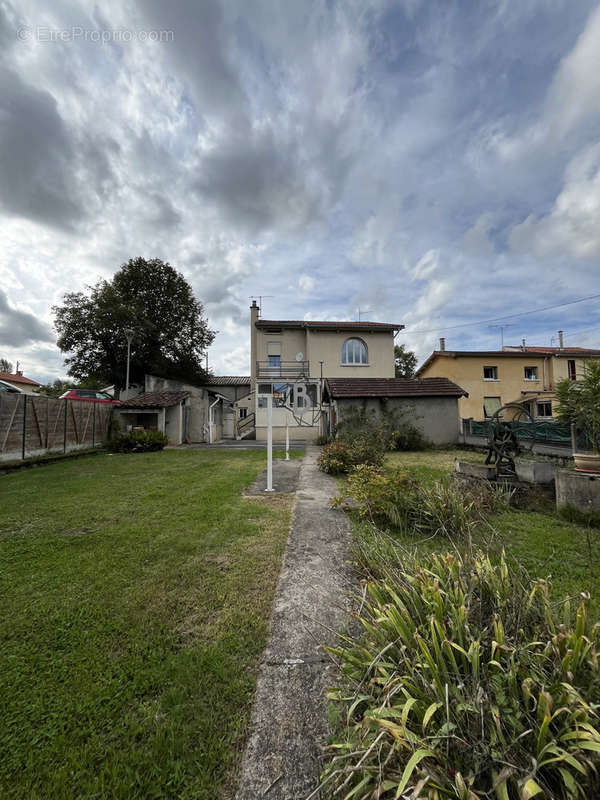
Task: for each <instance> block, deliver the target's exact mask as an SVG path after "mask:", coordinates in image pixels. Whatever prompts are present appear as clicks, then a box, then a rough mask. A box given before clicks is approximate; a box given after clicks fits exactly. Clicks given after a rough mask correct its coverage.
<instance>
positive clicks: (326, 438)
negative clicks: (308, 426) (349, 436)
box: [313, 433, 330, 447]
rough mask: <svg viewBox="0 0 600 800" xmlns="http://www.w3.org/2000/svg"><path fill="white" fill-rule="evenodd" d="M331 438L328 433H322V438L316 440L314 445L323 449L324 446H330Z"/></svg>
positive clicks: (318, 437)
mask: <svg viewBox="0 0 600 800" xmlns="http://www.w3.org/2000/svg"><path fill="white" fill-rule="evenodd" d="M329 441H330V439H329V436H327V434H326V433H322V434H321V435H320V436H317V438H316V439H315V440H314V442H313V444H316V445H317V446H318V447H322V446H323V445H324V444H329Z"/></svg>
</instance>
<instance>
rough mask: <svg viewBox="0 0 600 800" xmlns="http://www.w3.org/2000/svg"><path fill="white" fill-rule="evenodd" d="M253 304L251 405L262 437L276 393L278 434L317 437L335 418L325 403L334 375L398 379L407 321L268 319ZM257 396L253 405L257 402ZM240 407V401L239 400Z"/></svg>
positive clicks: (275, 431)
mask: <svg viewBox="0 0 600 800" xmlns="http://www.w3.org/2000/svg"><path fill="white" fill-rule="evenodd" d="M259 312H260V309H259V307H258V305H257V304H256V301H253V303H252V305H251V306H250V353H251V354H250V359H251V376H250V390H251V392H252V397H251V400H250V405H249V408H251V409H252V411H250V413H254V414H255V423H256V438H257V439H259V440H264V439H266V437H267V411H266V398H265V397H263V395H267V394H272V395H273V403H274V408H273V439H274V440H275V441H281V440H282V439H284V438H285V435H286V434H285V431H286V425H287V426H288V428H289V432H290V437H291V438H293V439H308V440H310V439H314V438H315V437H316V436H318V435H319V434H320V433H321V432H322V431H324V430H326V429H327V427H328V425H329V422H328V420H327V418H326V412H323V410H322V406H321V397H322V393H323V386H324V381H325V380H327V379H329V378H336V377H339V378H367V377H373V378H393V377H394V367H395V365H394V336H395V334H396V333H397V332H398V331H399V330H401V329H402V328H403V327H404V326H403V325H398V324H395V323H383V322H338V321H327V322H317V321H313V320H266V319H262V318H260V316H259ZM252 401H253V407H252ZM238 407H239V404H238Z"/></svg>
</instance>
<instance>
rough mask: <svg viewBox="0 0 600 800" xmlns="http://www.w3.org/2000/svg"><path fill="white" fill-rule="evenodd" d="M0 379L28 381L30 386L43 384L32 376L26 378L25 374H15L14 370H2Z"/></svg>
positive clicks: (10, 381) (13, 381) (17, 381)
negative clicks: (32, 378) (33, 379)
mask: <svg viewBox="0 0 600 800" xmlns="http://www.w3.org/2000/svg"><path fill="white" fill-rule="evenodd" d="M0 381H8V382H9V383H26V384H27V385H28V386H41V385H42V384H41V383H38V382H37V381H32V380H31V378H26V377H25V376H24V375H18V374H13V373H12V372H0Z"/></svg>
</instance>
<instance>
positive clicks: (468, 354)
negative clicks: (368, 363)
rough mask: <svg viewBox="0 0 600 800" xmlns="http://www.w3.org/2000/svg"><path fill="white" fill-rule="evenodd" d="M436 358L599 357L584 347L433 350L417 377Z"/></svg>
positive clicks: (599, 351)
mask: <svg viewBox="0 0 600 800" xmlns="http://www.w3.org/2000/svg"><path fill="white" fill-rule="evenodd" d="M438 356H440V357H441V358H531V357H532V356H567V357H568V356H571V357H573V356H579V357H580V358H582V357H585V356H600V350H588V349H586V348H585V347H563V348H562V350H561V348H560V347H524V348H523V347H511V348H507V347H505V348H504V350H434V351H433V353H431V355H430V356H428V357H427V358H426V359H425V361H424V362H423V363H422V364H421V366H420V367H419V369H418V370H417V372H416V375H417V376H419V375H420V374H421V373H422V372H423V370H424V369H426V367H428V366H429V365H430V364H431V362H432V361H434V360H435V359H436V358H437V357H438Z"/></svg>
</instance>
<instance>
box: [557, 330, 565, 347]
mask: <svg viewBox="0 0 600 800" xmlns="http://www.w3.org/2000/svg"><path fill="white" fill-rule="evenodd" d="M558 346H559V348H560V349H561V350H562V349H563V348H564V346H565V343H564V336H563V331H559V332H558Z"/></svg>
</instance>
